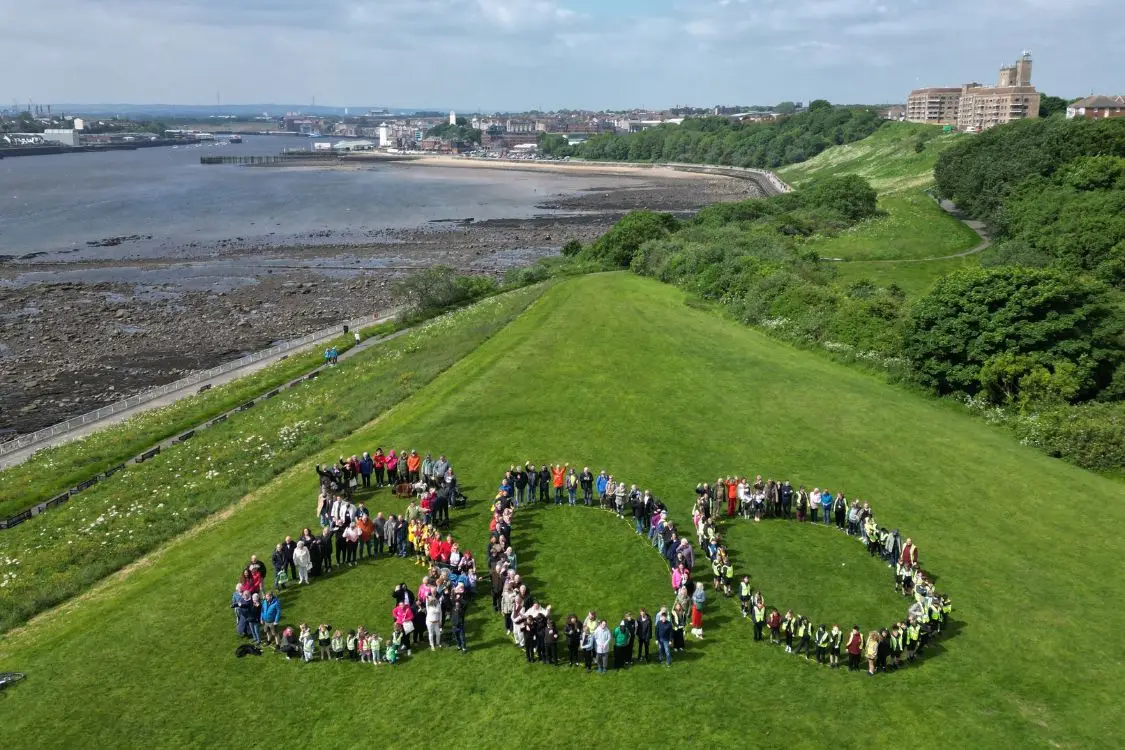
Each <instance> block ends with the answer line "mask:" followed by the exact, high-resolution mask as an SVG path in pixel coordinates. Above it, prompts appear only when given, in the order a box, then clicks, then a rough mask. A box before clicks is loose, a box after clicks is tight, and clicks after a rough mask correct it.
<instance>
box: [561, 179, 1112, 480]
mask: <svg viewBox="0 0 1125 750" xmlns="http://www.w3.org/2000/svg"><path fill="white" fill-rule="evenodd" d="M1058 174H1059V175H1060V176H1059V179H1060V180H1063V181H1064V182H1065V184H1068V185H1073V184H1077V185H1079V186H1080V187H1090V186H1091V185H1103V184H1107V183H1108V182H1109V181H1111V180H1112V182H1113V184H1117V181H1118V180H1119V179H1120V174H1119V173H1118V172H1115V171H1114V170H1113V169H1111V168H1110V167H1109V166H1107V164H1106V163H1103V161H1102V160H1097V161H1095V162H1091V163H1087V162H1077V163H1075V164H1074V165H1073V166H1072V167H1068V168H1067V169H1064V170H1059V173H1058ZM1080 175H1084V176H1085V177H1084V178H1083V177H1080ZM1052 177H1054V176H1052ZM1083 179H1085V182H1083ZM877 212H878V209H877V206H876V193H875V191H874V190H873V189H872V188H871V187H870V185H868V184H867V182H866V181H865V180H864V179H862V178H860V177H858V176H844V177H833V178H828V179H826V180H823V181H821V182H819V183H816V184H814V185H812V186H809V187H808V188H805V189H802V190H800V191H797V192H794V193H789V194H786V195H780V196H777V197H773V198H768V199H762V200H750V201H743V202H737V203H722V204H716V205H713V206H710V207H708V208H705V209H703V210H702V211H700V212H699V213H698V214H697V215H696V216H695V217H694V218H692V219H690V220H688V221H677V220H676V219H675V218H673V217H672V216H670V215H665V214H656V213H651V212H635V213H632V214H630V215H628V216H626V217H625V218H624V219H623V220H622V221H621V222H619V223H618V224H617V225H616V226H614V227H613V228H612V229H611V230H610V231H609V232H607V233H606V234H605V235H603V236H602V237H600V238H599V239H598V240H596V241H595V242H593V243H592V244H590V245H588V246H585V247H581V246H578V245H577V244H572V245H569V246H568V247H567V248H566V254H568V255H571V256H575V257H576V258H577V260H579V261H585V262H587V263H595V264H601V265H603V266H609V267H615V268H629V269H631V270H633V271H634V272H636V273H639V274H642V275H646V276H651V277H654V278H657V279H660V280H662V281H665V282H668V283H672V284H676V285H677V286H680V287H681V288H683V289H685V290H687V291H688V292H690V293H691V294H693V295H695V296H697V297H699V298H702V299H705V300H711V301H714V302H717V303H719V304H721V305H722V306H723V307H724V308H725V309H726V310H727V311H728V312H729V313H730V314H732V315H733V316H734V317H736V318H738V319H739V320H741V321H743V322H746V323H750V324H755V325H759V326H762V327H764V328H767V329H770V330H772V331H774V332H775V334H777V335H781V336H784V337H786V338H790V339H793V340H797V341H801V342H813V343H818V344H822V345H824V346H827V347H829V348H832V349H836V350H838V351H842V352H845V353H851V354H853V355H855V356H856V357H857V358H860V359H875V358H877V359H879V360H880V361H881V363H882V364H883V365H884V366H890V367H891V368H892V370H893V371H894V372H895V373H896V374H898V375H900V376H902V377H904V378H906V379H909V380H910V381H912V382H914V383H917V384H919V385H920V386H922V387H924V388H926V389H927V390H929V391H931V392H932V393H935V394H938V395H958V396H961V397H970V398H971V399H973V401H974V403H982V404H990V405H992V406H999V407H1003V408H1005V409H1007V410H1008V413H1010V414H1011V415H1012V418H1013V420H1014V421H1013V427H1014V428H1015V429H1016V430H1017V432H1018V433H1020V436H1021V438H1023V439H1024V440H1025V442H1028V443H1031V444H1035V445H1039V446H1041V447H1042V448H1043V449H1044V450H1046V451H1048V452H1050V453H1052V454H1053V455H1060V456H1064V457H1066V458H1068V459H1070V460H1073V461H1075V462H1076V463H1079V464H1081V465H1083V466H1087V467H1090V468H1099V469H1107V468H1122V467H1125V440H1122V436H1123V435H1125V410H1122V408H1121V406H1122V403H1121V400H1122V399H1125V318H1123V315H1122V306H1121V305H1120V304H1119V302H1118V298H1117V297H1116V296H1115V294H1116V293H1115V292H1114V291H1113V290H1112V289H1111V288H1109V287H1108V286H1107V285H1105V284H1104V283H1102V282H1101V281H1099V280H1098V279H1097V278H1094V277H1093V276H1091V275H1085V274H1081V273H1074V272H1073V269H1072V270H1071V271H1064V270H1062V269H1059V268H1032V267H1026V266H1015V265H1005V266H995V267H987V268H969V269H964V270H961V271H957V272H955V273H952V274H949V275H947V276H946V277H944V278H942V279H941V280H940V281H939V282H938V283H937V284H936V286H935V287H934V289H933V290H932V291H931V292H930V293H929V294H927V295H925V296H923V297H920V298H918V299H914V300H911V299H908V298H907V296H906V295H905V294H904V293H903V291H902V290H901V289H899V288H898V287H897V286H895V285H894V284H890V285H885V286H883V285H879V284H876V283H874V282H872V281H866V280H860V281H854V282H851V283H848V284H843V283H839V282H838V281H837V280H836V270H835V266H834V265H833V264H832V263H831V262H826V261H824V260H822V259H820V258H819V257H818V255H817V254H816V253H815V252H814V251H812V250H810V249H809V248H808V245H807V243H806V239H807V238H810V237H812V236H814V235H824V234H831V233H835V232H839V231H843V230H844V229H847V228H848V227H851V226H854V225H855V224H856V223H858V222H860V221H863V220H865V219H867V218H870V217H872V216H875V215H876V214H877Z"/></svg>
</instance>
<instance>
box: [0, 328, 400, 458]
mask: <svg viewBox="0 0 1125 750" xmlns="http://www.w3.org/2000/svg"><path fill="white" fill-rule="evenodd" d="M393 317H394V314H391V315H387V316H385V317H382V318H379V319H378V320H377V321H376V322H375V323H374V324H373V325H378V324H379V323H383V322H386V321H388V320H391V319H392V318H393ZM398 333H402V332H401V331H400V332H398ZM398 333H395V334H391V335H390V336H384V337H382V338H378V337H376V338H371V339H368V340H366V341H362V342H360V344H359V346H353V347H352V348H351V349H348V350H347V351H346V352H344V353H342V354H341V355H340V359H347V358H348V357H350V356H351V355H352V354H353V353H354V352H358V351H362V350H363V349H366V348H367V347H368V346H370V345H371V344H373V343H375V342H377V341H386V340H388V339H390V338H393V337H395V336H397V335H398ZM339 335H340V334H339V333H332V334H329V335H326V336H325V337H323V338H320V339H317V340H316V341H312V342H310V343H309V344H307V345H306V346H302V347H298V348H296V349H290V350H289V351H287V352H284V353H278V354H276V355H274V356H272V357H267V358H265V359H261V360H258V361H257V362H253V363H251V364H248V365H246V366H245V367H240V368H238V369H237V370H231V371H229V372H225V373H222V374H221V375H216V376H215V377H213V378H211V379H210V380H204V381H201V382H199V383H195V384H193V385H190V386H187V387H185V388H181V389H180V390H178V391H170V392H168V393H165V394H164V395H162V396H160V397H158V398H154V399H153V400H152V401H146V402H145V403H143V404H139V405H137V406H134V407H133V408H132V409H126V410H125V411H120V412H117V413H116V414H111V415H109V416H107V417H106V418H105V419H101V420H98V421H97V422H90V423H89V424H86V425H83V426H81V427H77V428H75V429H73V430H71V431H69V432H65V433H63V434H61V435H58V436H56V437H53V438H48V439H46V440H42V441H40V442H38V443H35V444H33V445H29V446H27V447H26V448H24V449H22V450H18V451H13V452H12V453H9V454H7V455H5V456H3V457H2V458H0V470H2V469H7V468H9V467H11V466H15V465H16V464H20V463H23V462H24V461H26V460H27V459H28V457H30V456H31V455H32V454H33V453H35V452H36V451H39V450H42V449H43V448H47V447H50V446H53V445H62V444H64V443H68V442H70V441H71V440H75V439H77V438H80V437H84V436H86V435H89V434H91V433H94V432H97V431H98V430H104V429H105V428H106V427H109V426H110V425H113V424H117V423H118V422H121V421H123V420H126V419H129V418H130V417H134V416H136V415H137V414H141V413H143V412H146V411H149V410H150V409H159V408H160V407H162V406H168V405H170V404H174V403H176V402H177V401H179V400H180V399H184V398H187V397H188V396H194V395H195V394H196V393H199V389H200V388H203V387H205V386H210V387H212V388H214V387H215V386H219V385H223V384H224V383H229V382H231V381H232V380H236V379H238V378H241V377H244V376H246V375H250V374H252V373H255V372H257V371H258V370H261V369H262V368H263V367H266V366H268V365H271V364H273V363H274V362H279V361H281V360H282V359H283V358H285V357H290V356H293V355H294V354H300V353H302V352H307V351H308V350H309V349H312V348H315V347H318V346H320V344H322V343H324V342H325V341H329V340H331V339H333V338H335V337H336V336H339ZM316 369H317V370H319V369H321V368H320V367H318V368H316ZM309 372H312V371H311V370H310V371H309ZM309 372H306V373H302V374H301V375H294V376H293V380H296V379H297V378H299V377H302V376H307V375H308V374H309ZM274 387H276V386H274ZM270 390H273V388H269V389H267V390H266V391H263V392H262V393H263V394H264V393H266V392H268V391H270ZM260 395H261V394H260ZM217 416H219V415H217V414H216V415H214V416H212V417H211V419H208V420H207V421H208V422H209V421H211V420H212V419H214V418H215V417H217ZM185 431H186V430H185ZM153 447H155V446H153Z"/></svg>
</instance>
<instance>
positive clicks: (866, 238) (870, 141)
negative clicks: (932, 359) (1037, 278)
mask: <svg viewBox="0 0 1125 750" xmlns="http://www.w3.org/2000/svg"><path fill="white" fill-rule="evenodd" d="M964 137H967V136H965V135H964V134H959V133H948V134H947V133H943V132H942V130H941V128H940V127H937V126H934V125H920V124H916V123H907V122H893V123H888V124H887V125H884V126H883V127H881V128H880V129H879V130H877V131H875V133H874V134H873V135H871V136H870V137H868V138H865V139H863V140H862V141H857V142H855V143H850V144H847V145H844V146H833V147H832V148H830V149H828V150H827V151H824V152H822V153H820V154H818V155H817V156H815V157H813V158H812V159H809V160H808V161H806V162H803V163H801V164H794V165H792V166H789V167H785V168H783V169H781V170H779V171H778V175H779V176H780V177H781V178H782V179H783V180H785V181H786V182H788V183H790V184H791V185H794V186H797V187H800V186H801V185H805V184H808V183H809V182H813V181H815V180H818V179H823V178H825V177H834V176H839V175H846V174H858V175H860V176H862V177H864V178H866V179H867V180H868V181H869V182H870V183H871V185H872V187H874V188H875V189H876V190H877V191H878V192H879V208H880V209H881V211H882V214H881V215H880V216H878V217H876V218H874V219H870V220H868V221H865V222H863V223H861V224H859V225H858V226H856V227H853V228H852V229H850V230H848V231H846V232H843V233H841V234H839V235H837V236H835V237H825V238H817V239H814V240H813V241H811V242H810V243H809V247H810V248H811V249H813V250H815V251H816V252H817V254H818V255H820V256H821V257H824V258H841V259H843V260H846V261H854V262H855V263H854V264H852V263H842V264H840V266H839V268H838V270H839V272H840V277H841V279H842V280H844V281H850V280H855V279H861V278H862V279H869V280H872V281H878V282H880V283H884V284H889V283H892V282H893V283H897V284H898V285H899V286H900V287H902V288H903V289H905V290H907V292H908V293H916V294H924V293H925V292H927V291H929V288H930V287H931V286H932V285H933V282H934V281H936V280H937V278H938V277H939V276H941V275H942V274H944V273H946V272H948V271H949V270H950V269H951V266H953V267H956V266H960V265H964V264H965V263H969V264H975V263H976V262H977V261H976V259H975V258H970V259H968V260H965V261H960V260H958V261H941V260H938V261H929V262H925V263H918V262H910V263H903V264H889V263H870V264H869V263H865V262H864V261H872V260H878V261H888V260H910V261H916V260H918V259H922V258H943V257H945V256H949V255H955V254H957V253H961V252H965V251H966V250H970V249H972V248H973V247H976V246H977V245H978V244H979V243H980V238H979V237H978V236H977V234H976V233H975V232H974V231H972V230H971V229H969V228H968V227H966V226H965V225H964V224H963V223H962V222H960V221H958V220H956V219H954V218H953V217H951V216H949V215H948V214H947V213H945V212H944V211H942V210H941V208H940V207H938V206H937V205H936V204H935V203H934V201H933V200H932V199H931V198H930V197H929V196H928V195H927V194H926V193H925V192H924V191H925V190H926V189H928V188H929V187H930V186H931V185H933V182H934V165H935V164H936V163H937V159H938V156H939V155H940V154H941V152H942V151H944V150H945V149H946V148H948V147H949V146H951V145H953V144H954V143H956V142H957V141H958V140H959V139H961V138H964ZM919 142H921V143H922V144H923V149H922V151H920V152H919V151H917V144H918V143H919Z"/></svg>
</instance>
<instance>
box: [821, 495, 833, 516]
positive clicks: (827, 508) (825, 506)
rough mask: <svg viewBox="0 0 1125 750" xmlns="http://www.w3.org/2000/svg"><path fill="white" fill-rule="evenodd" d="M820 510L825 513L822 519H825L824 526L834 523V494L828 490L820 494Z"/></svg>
mask: <svg viewBox="0 0 1125 750" xmlns="http://www.w3.org/2000/svg"><path fill="white" fill-rule="evenodd" d="M820 510H821V512H822V513H823V515H822V516H821V518H823V519H824V524H825V525H828V524H830V523H832V493H831V492H829V491H828V490H827V489H825V490H823V491H822V492H821V493H820Z"/></svg>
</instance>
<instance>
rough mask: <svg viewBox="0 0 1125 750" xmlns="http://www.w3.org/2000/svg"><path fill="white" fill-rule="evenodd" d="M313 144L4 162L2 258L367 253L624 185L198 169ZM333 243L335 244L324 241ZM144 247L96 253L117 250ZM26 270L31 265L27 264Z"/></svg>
mask: <svg viewBox="0 0 1125 750" xmlns="http://www.w3.org/2000/svg"><path fill="white" fill-rule="evenodd" d="M284 148H311V142H310V140H309V139H306V138H292V137H288V138H287V137H278V136H247V137H246V138H245V141H244V142H243V143H242V144H231V145H225V144H224V145H218V144H207V145H200V146H191V147H175V148H173V147H158V148H143V149H138V150H135V151H112V152H107V153H80V154H59V155H53V156H28V157H18V158H7V159H0V254H3V255H8V256H13V257H12V258H11V259H13V260H14V259H22V256H26V255H28V254H32V253H35V254H39V253H42V255H36V256H35V258H34V260H35V261H36V262H37V263H43V262H51V261H62V262H72V261H118V260H144V259H156V258H191V257H207V256H209V255H210V254H211V251H212V249H213V247H214V245H215V244H216V243H220V242H225V241H232V240H233V241H237V242H239V244H261V245H274V246H283V245H292V244H307V243H312V242H319V243H326V242H331V243H332V244H348V243H355V242H370V241H372V239H373V238H375V237H376V236H377V234H378V232H380V231H381V230H386V229H404V228H412V227H418V226H422V225H425V224H426V223H428V222H433V221H441V220H459V219H465V218H469V217H472V218H474V219H477V220H482V219H499V218H526V217H529V216H535V215H541V214H547V213H549V212H547V211H544V210H541V209H538V208H536V205H537V204H538V203H540V202H542V201H544V200H549V199H552V198H557V197H559V196H562V195H572V194H575V193H578V192H580V191H582V190H585V189H588V188H591V187H602V186H607V185H619V184H623V183H625V182H626V180H627V178H620V177H608V176H604V175H603V176H583V175H568V174H553V173H528V172H506V171H495V170H467V169H442V168H433V167H428V168H426V169H418V168H411V167H407V166H404V165H401V164H398V165H396V164H394V163H379V164H365V165H363V166H362V167H358V168H356V169H318V168H315V167H312V168H276V167H238V166H226V165H223V166H216V165H201V164H200V163H199V157H200V156H204V155H273V154H277V153H279V152H280V151H281V150H282V149H284ZM327 232H331V235H330V236H327V235H326V233H327ZM123 236H131V237H135V236H139V237H140V238H141V239H135V240H132V241H128V242H124V243H122V244H119V245H116V246H111V247H97V246H93V245H91V244H90V243H97V242H101V241H103V240H106V239H108V238H115V237H123ZM27 260H30V259H29V258H28V259H27Z"/></svg>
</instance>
